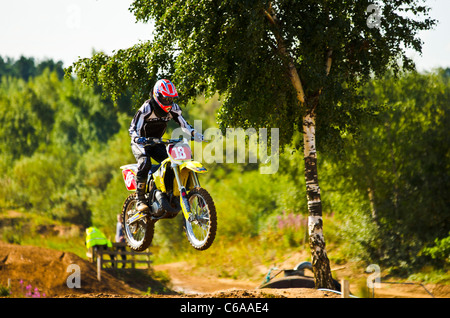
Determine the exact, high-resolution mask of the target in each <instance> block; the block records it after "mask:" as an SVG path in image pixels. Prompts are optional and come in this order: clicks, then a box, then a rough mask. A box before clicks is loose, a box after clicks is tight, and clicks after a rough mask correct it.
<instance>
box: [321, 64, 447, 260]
mask: <svg viewBox="0 0 450 318" xmlns="http://www.w3.org/2000/svg"><path fill="white" fill-rule="evenodd" d="M363 93H364V95H365V96H366V98H367V103H368V104H371V103H374V104H383V105H385V107H386V111H384V112H382V113H380V115H379V118H378V120H376V121H368V122H367V123H366V125H365V126H364V129H362V132H361V135H360V136H359V138H358V139H357V140H351V139H349V140H348V148H347V151H346V153H345V154H344V155H342V156H341V157H337V156H335V157H332V156H326V165H328V167H330V169H326V171H327V176H326V177H325V182H326V186H327V187H328V186H330V185H331V184H333V190H334V191H337V193H336V194H335V199H333V200H332V201H333V202H334V203H333V208H334V209H335V211H336V212H339V213H340V214H341V215H342V218H344V219H346V220H351V221H350V222H348V224H347V226H346V231H347V232H348V234H349V235H351V236H350V237H352V238H353V239H354V242H355V243H357V245H359V246H360V248H362V249H363V250H364V251H365V256H366V257H367V258H368V259H370V260H371V261H376V262H382V263H384V264H387V265H392V264H398V263H399V262H400V260H401V261H402V262H405V263H406V264H408V266H409V267H414V266H421V262H424V261H426V260H425V259H423V258H420V257H418V255H419V254H420V251H421V250H422V249H423V248H424V247H425V246H429V244H431V243H432V242H433V241H434V240H435V238H436V237H438V238H443V237H444V236H445V235H447V233H448V231H449V230H450V227H449V224H450V219H449V218H450V211H449V207H450V204H449V203H450V202H449V199H448V198H449V195H448V194H449V193H450V188H449V182H448V180H449V175H448V171H450V170H449V168H450V161H449V159H450V148H449V145H450V140H449V136H450V134H449V127H450V125H449V110H450V109H449V105H450V86H449V80H448V76H446V72H445V71H443V70H440V71H438V72H436V73H431V74H417V73H408V74H405V75H404V76H402V77H401V78H395V77H391V76H388V77H386V78H385V79H383V80H379V81H372V82H371V83H370V85H369V86H368V87H367V88H365V89H364V91H363ZM336 180H339V181H338V182H336ZM326 192H328V191H326ZM358 220H359V221H358ZM352 233H353V234H356V236H355V235H353V234H352ZM364 233H365V234H364Z"/></svg>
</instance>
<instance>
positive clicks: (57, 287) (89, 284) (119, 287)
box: [0, 242, 139, 297]
mask: <svg viewBox="0 0 450 318" xmlns="http://www.w3.org/2000/svg"><path fill="white" fill-rule="evenodd" d="M74 265H75V266H74ZM75 274H76V275H79V279H78V281H77V278H75V276H74V275H75ZM77 282H78V283H77ZM0 286H3V287H6V286H10V291H11V297H55V296H58V297H61V296H64V295H77V294H78V295H80V294H88V293H110V294H117V295H136V294H137V293H139V292H138V291H137V290H135V289H133V288H131V287H130V286H128V285H127V284H125V283H124V282H123V281H121V280H119V279H117V278H115V277H113V276H112V275H110V274H108V273H106V272H105V273H102V279H101V281H98V280H97V270H96V267H95V265H94V264H91V263H89V262H88V261H86V260H83V259H82V258H80V257H79V256H77V255H75V254H73V253H66V252H61V251H56V250H51V249H47V248H42V247H35V246H21V245H14V244H7V243H4V242H0Z"/></svg>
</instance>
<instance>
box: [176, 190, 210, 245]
mask: <svg viewBox="0 0 450 318" xmlns="http://www.w3.org/2000/svg"><path fill="white" fill-rule="evenodd" d="M188 200H189V204H190V207H191V213H192V216H191V217H192V218H193V220H192V221H188V220H186V219H184V231H185V233H186V237H187V239H188V241H189V243H190V244H191V245H192V247H194V248H195V249H196V250H199V251H203V250H206V249H207V248H209V247H210V246H211V244H212V243H213V241H214V238H215V236H216V231H217V214H216V207H215V205H214V201H213V199H212V197H211V195H210V194H209V193H208V191H206V190H205V189H203V188H195V189H193V190H192V191H190V192H189V195H188Z"/></svg>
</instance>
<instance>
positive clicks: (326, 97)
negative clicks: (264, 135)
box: [66, 0, 435, 150]
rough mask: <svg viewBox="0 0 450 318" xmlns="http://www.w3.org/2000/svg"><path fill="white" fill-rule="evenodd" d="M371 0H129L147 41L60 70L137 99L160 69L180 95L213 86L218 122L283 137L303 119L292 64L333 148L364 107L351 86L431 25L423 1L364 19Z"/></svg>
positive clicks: (322, 140) (379, 70)
mask: <svg viewBox="0 0 450 318" xmlns="http://www.w3.org/2000/svg"><path fill="white" fill-rule="evenodd" d="M371 3H372V1H368V0H366V1H356V2H346V3H341V2H330V1H325V0H324V1H275V2H273V1H266V0H254V1H246V2H245V3H244V2H239V1H209V0H195V1H186V0H177V1H172V2H171V3H170V5H168V4H167V3H166V2H165V1H159V0H155V1H143V0H135V1H134V2H133V3H132V4H131V7H130V11H131V12H132V13H133V14H134V15H135V16H136V19H137V20H138V21H142V22H149V21H152V22H153V23H154V27H155V31H154V33H153V40H151V41H147V42H141V43H138V44H136V45H134V46H133V47H131V48H128V49H120V50H118V51H117V52H115V53H114V54H113V55H112V56H107V55H105V54H104V53H97V54H95V55H93V56H92V57H91V58H85V59H80V60H79V61H77V62H76V63H74V64H73V65H72V66H70V67H68V68H67V70H66V72H67V74H69V75H70V74H72V73H75V74H77V76H78V77H79V78H80V79H81V80H82V81H83V82H85V83H88V84H91V85H94V84H98V85H100V86H102V88H103V89H104V91H105V92H107V93H109V94H110V95H111V96H112V97H113V98H116V97H117V96H120V94H122V93H123V92H125V91H126V90H127V89H129V90H131V91H132V93H133V94H134V95H135V96H136V97H137V98H136V101H140V100H142V99H143V98H145V96H147V94H148V91H149V90H150V88H151V85H152V83H154V82H155V80H156V79H158V78H161V77H167V78H169V79H171V80H173V81H174V82H175V83H176V85H177V88H178V90H179V92H180V93H181V99H180V101H181V103H184V102H185V100H187V99H194V98H196V97H197V96H198V95H200V94H205V95H206V96H207V97H210V96H213V95H214V94H216V93H219V95H221V96H222V97H223V98H224V102H223V104H222V106H221V108H220V111H219V113H218V120H219V123H220V127H221V128H222V129H225V128H226V127H230V126H239V127H242V128H244V129H245V128H247V127H253V128H256V129H257V128H260V127H279V128H280V144H281V145H282V146H284V145H288V144H290V143H291V141H292V132H293V131H296V130H299V129H300V128H299V127H302V121H301V119H302V114H303V112H304V109H301V108H300V107H299V101H298V99H297V95H296V92H295V91H294V88H293V86H292V85H291V80H290V77H289V76H290V75H289V72H290V68H291V66H290V64H291V63H292V66H294V67H295V69H296V70H297V71H298V72H299V75H300V79H301V81H302V82H303V86H304V89H305V93H306V96H307V98H308V100H310V102H311V103H316V102H317V98H318V96H319V95H320V101H319V103H320V107H319V108H318V109H317V118H318V120H317V127H318V129H317V138H318V140H319V142H318V144H319V147H325V146H326V145H327V146H329V147H330V148H334V149H335V150H336V149H339V147H340V145H341V144H340V143H338V141H339V138H340V134H341V133H343V132H344V133H345V132H346V133H348V132H350V133H354V132H356V131H357V130H358V128H359V125H360V121H361V118H362V117H364V116H363V115H365V114H371V113H373V109H371V108H367V107H361V103H360V102H361V100H360V98H359V96H358V88H359V87H361V86H362V85H363V84H364V83H366V82H367V81H368V80H369V79H370V76H372V75H373V74H375V75H382V74H384V73H385V71H386V70H387V69H388V68H389V67H392V68H393V69H394V70H397V69H399V67H400V66H399V65H398V64H397V61H398V60H402V61H403V66H404V67H406V68H409V69H411V68H412V63H411V60H410V59H409V58H408V57H407V56H406V54H405V53H404V52H403V47H407V48H413V49H415V50H417V51H420V50H421V40H420V38H418V37H417V34H418V32H419V31H421V30H427V29H430V28H431V27H432V26H433V25H434V24H435V21H434V20H432V19H429V18H428V17H427V15H428V8H427V7H426V6H424V5H422V4H421V3H422V1H407V2H402V3H400V2H398V1H394V0H389V1H384V2H383V4H380V6H381V9H382V17H381V18H382V23H381V25H380V28H370V27H368V25H367V18H368V14H367V7H368V5H369V4H371ZM405 12H406V13H410V15H408V16H406V15H404V13H405ZM327 56H331V58H332V67H331V72H330V73H329V75H327V72H326V61H327ZM300 141H301V140H300ZM299 145H300V144H297V145H296V146H297V147H298V146H299Z"/></svg>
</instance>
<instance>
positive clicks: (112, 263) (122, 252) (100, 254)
mask: <svg viewBox="0 0 450 318" xmlns="http://www.w3.org/2000/svg"><path fill="white" fill-rule="evenodd" d="M86 255H87V256H88V258H89V260H90V261H91V262H95V261H96V262H97V279H98V280H99V281H101V272H102V269H103V267H104V265H106V264H108V265H109V266H105V267H108V268H114V269H126V268H132V269H135V268H136V264H137V263H143V264H147V268H150V265H151V263H152V261H151V260H150V256H151V255H152V253H151V252H149V251H148V250H147V251H145V252H134V251H131V250H129V249H128V247H127V245H126V244H125V243H113V246H112V249H107V250H104V249H98V250H97V253H95V252H94V250H93V249H89V251H88V252H87V253H86ZM106 255H107V256H106ZM111 256H112V258H111ZM123 256H125V259H123V258H122V257H123ZM138 256H140V257H139V258H138ZM142 256H144V257H145V259H142ZM119 265H120V266H121V267H119ZM128 265H130V266H128Z"/></svg>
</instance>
